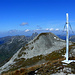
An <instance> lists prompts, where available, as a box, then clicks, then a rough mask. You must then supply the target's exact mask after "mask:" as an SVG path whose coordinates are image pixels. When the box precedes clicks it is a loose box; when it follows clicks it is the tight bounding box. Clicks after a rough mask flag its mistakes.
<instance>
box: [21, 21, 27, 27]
mask: <svg viewBox="0 0 75 75" xmlns="http://www.w3.org/2000/svg"><path fill="white" fill-rule="evenodd" d="M20 25H21V26H24V25H28V23H26V22H23V23H22V24H20Z"/></svg>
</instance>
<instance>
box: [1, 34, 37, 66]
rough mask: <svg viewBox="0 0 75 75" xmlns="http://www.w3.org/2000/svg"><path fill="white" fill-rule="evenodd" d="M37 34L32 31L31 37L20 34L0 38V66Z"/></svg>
mask: <svg viewBox="0 0 75 75" xmlns="http://www.w3.org/2000/svg"><path fill="white" fill-rule="evenodd" d="M37 35H38V33H33V34H32V36H31V37H26V36H24V35H22V36H7V37H3V38H0V66H2V65H3V64H4V63H6V62H7V61H8V60H9V59H10V58H11V57H12V55H13V54H14V53H16V52H17V51H18V50H19V49H20V48H21V47H23V46H25V44H27V43H28V42H29V41H30V40H32V39H33V38H34V37H35V36H37Z"/></svg>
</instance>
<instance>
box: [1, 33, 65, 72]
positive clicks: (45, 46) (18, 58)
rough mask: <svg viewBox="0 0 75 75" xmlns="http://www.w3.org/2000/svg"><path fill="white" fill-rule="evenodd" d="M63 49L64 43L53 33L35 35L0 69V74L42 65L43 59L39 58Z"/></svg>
mask: <svg viewBox="0 0 75 75" xmlns="http://www.w3.org/2000/svg"><path fill="white" fill-rule="evenodd" d="M63 47H65V41H64V40H61V39H60V38H58V37H57V36H55V35H54V34H53V33H51V32H49V33H41V34H39V35H37V36H36V37H35V38H34V39H33V40H31V41H30V42H29V43H28V44H26V45H25V46H23V47H21V48H20V49H19V50H18V51H17V53H15V54H14V55H13V57H12V58H11V59H10V60H9V61H8V62H7V63H6V64H5V65H3V66H2V67H0V73H2V72H7V71H13V70H16V69H20V68H22V67H30V66H33V65H36V64H39V63H40V64H42V63H44V62H46V61H45V59H42V60H41V59H40V57H39V56H45V55H47V54H49V53H51V52H53V51H55V50H59V49H62V48H63ZM36 57H39V60H40V61H36V60H35V63H33V59H35V58H36Z"/></svg>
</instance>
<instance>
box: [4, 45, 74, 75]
mask: <svg viewBox="0 0 75 75" xmlns="http://www.w3.org/2000/svg"><path fill="white" fill-rule="evenodd" d="M72 46H75V44H74V45H71V46H69V50H70V49H71V48H72ZM64 54H65V48H63V49H61V50H57V51H54V52H52V53H50V54H48V55H45V56H43V55H40V56H37V57H33V58H31V59H27V60H26V61H24V60H23V59H22V60H21V61H20V62H17V64H18V65H20V64H22V65H21V66H20V67H19V68H20V69H19V70H17V69H18V68H15V69H14V68H13V69H12V70H9V72H7V73H3V75H34V74H41V75H46V74H47V75H48V74H49V75H50V74H52V73H56V72H59V70H60V69H62V70H63V68H64V67H69V68H70V67H71V68H73V69H74V70H75V63H71V64H69V65H66V66H65V65H62V63H61V61H62V60H64V59H65V58H64V57H63V56H62V55H64ZM39 58H40V59H39ZM42 59H45V61H46V63H43V64H39V65H38V64H36V62H39V61H41V60H42ZM70 59H71V58H70ZM74 59H75V58H74ZM33 63H34V65H33ZM26 65H32V67H28V68H25V66H26ZM36 70H37V72H36V73H35V71H36ZM64 72H66V71H64ZM72 73H74V74H75V72H74V71H73V72H72Z"/></svg>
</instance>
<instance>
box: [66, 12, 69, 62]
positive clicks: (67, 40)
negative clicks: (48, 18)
mask: <svg viewBox="0 0 75 75" xmlns="http://www.w3.org/2000/svg"><path fill="white" fill-rule="evenodd" d="M68 24H69V22H68V13H66V27H67V30H66V61H68V52H69V28H68Z"/></svg>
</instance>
